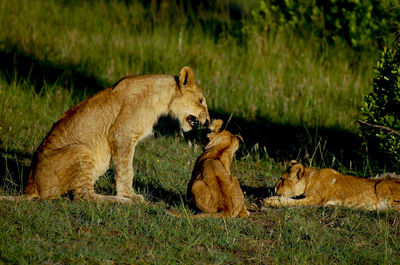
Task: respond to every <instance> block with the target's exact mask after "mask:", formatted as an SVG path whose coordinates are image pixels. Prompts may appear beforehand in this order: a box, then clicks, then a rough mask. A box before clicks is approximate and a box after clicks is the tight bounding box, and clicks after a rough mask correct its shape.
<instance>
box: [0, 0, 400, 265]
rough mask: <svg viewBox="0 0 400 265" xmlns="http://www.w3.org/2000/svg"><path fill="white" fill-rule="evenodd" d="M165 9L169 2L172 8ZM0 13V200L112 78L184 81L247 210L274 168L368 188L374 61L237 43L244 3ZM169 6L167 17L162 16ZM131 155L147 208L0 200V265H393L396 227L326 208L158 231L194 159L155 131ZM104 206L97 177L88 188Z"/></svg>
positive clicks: (302, 43)
mask: <svg viewBox="0 0 400 265" xmlns="http://www.w3.org/2000/svg"><path fill="white" fill-rule="evenodd" d="M178 2H179V1H178ZM178 2H176V3H175V2H173V1H162V2H157V1H150V2H148V1H68V3H67V2H64V1H56V0H49V1H39V0H33V1H23V0H18V1H13V2H12V3H11V2H10V1H2V2H1V3H0V14H1V15H0V23H1V25H5V26H4V27H2V30H1V31H0V169H1V170H0V193H3V194H18V193H20V192H22V185H21V183H22V179H23V178H24V176H25V177H26V175H27V173H28V172H29V163H30V158H31V155H32V153H33V152H34V150H35V149H36V148H37V146H38V145H39V144H40V142H41V141H42V139H43V138H44V137H45V136H46V134H47V133H48V131H49V130H50V128H51V125H52V123H54V122H55V121H56V120H57V118H58V117H59V116H60V115H61V114H62V113H63V112H64V111H66V110H67V109H68V108H70V107H71V106H73V105H74V104H76V103H78V102H79V101H80V100H82V99H83V98H85V97H87V96H88V95H90V94H92V93H94V92H96V91H98V90H100V89H102V88H104V87H107V86H109V85H111V84H113V83H114V82H115V81H117V80H118V79H119V78H120V77H122V76H124V75H128V74H151V73H168V74H178V71H179V70H180V68H181V67H182V66H184V65H190V66H192V68H193V69H194V71H195V76H196V80H198V82H199V83H200V85H201V87H202V88H203V90H204V92H205V94H206V97H207V100H208V103H209V106H210V111H211V114H212V116H213V117H222V118H223V119H224V120H225V121H226V122H227V121H228V120H229V117H230V115H231V114H232V115H233V116H232V119H230V122H229V125H228V129H229V130H232V131H235V132H239V133H241V134H242V136H243V138H244V141H245V143H246V144H245V145H242V147H241V149H240V150H239V151H238V153H237V154H238V155H237V156H236V158H235V160H234V163H233V164H232V172H233V174H234V175H235V176H237V177H238V179H239V181H240V183H241V185H242V188H243V190H244V191H245V193H246V198H247V200H248V203H249V204H250V203H251V202H254V201H256V200H257V199H259V198H260V197H265V196H267V195H268V194H267V193H268V187H271V186H272V185H273V184H274V183H275V181H276V180H277V178H278V176H279V175H280V174H281V173H282V172H283V170H284V169H285V167H286V163H287V161H288V160H290V159H293V158H297V159H299V160H302V161H303V162H304V163H306V164H307V165H315V166H318V167H322V166H327V167H333V168H335V169H338V170H339V171H341V172H343V173H352V174H355V175H361V176H368V175H370V174H372V173H373V172H376V170H375V171H374V169H373V168H371V167H370V166H368V163H367V162H368V161H365V160H363V157H362V156H361V154H360V150H359V149H360V144H359V139H358V136H357V123H356V121H357V119H358V117H359V115H360V111H359V110H360V106H361V103H362V100H363V97H364V95H365V94H366V93H367V91H368V90H369V87H370V82H371V80H372V66H373V63H374V58H375V55H376V54H371V53H366V52H357V51H354V50H351V49H349V48H348V47H344V46H342V45H340V44H337V45H332V46H326V47H324V46H321V42H320V41H319V40H318V39H315V38H308V39H307V38H300V37H299V36H296V35H295V34H293V33H292V32H288V31H285V30H276V31H273V32H270V33H266V34H262V33H259V32H247V33H243V32H242V31H241V29H242V28H243V26H245V25H247V23H250V11H251V9H252V8H254V7H256V6H257V5H258V3H257V1H241V0H231V1H215V3H207V2H206V1H200V4H198V5H195V4H194V3H192V4H191V5H190V4H189V5H187V4H185V5H180V4H179V3H178ZM177 3H178V4H177ZM156 136H157V137H155V138H148V139H145V140H144V141H142V142H141V143H139V145H138V147H137V149H136V152H135V153H136V155H135V159H134V161H133V163H134V170H135V179H134V188H135V189H136V190H137V192H138V193H140V194H143V195H144V196H145V198H146V200H147V201H148V202H149V204H147V205H141V204H139V205H134V206H124V205H118V204H99V205H98V204H94V203H88V202H79V201H78V202H71V201H69V200H68V198H60V199H59V200H54V201H34V202H23V203H22V202H21V203H18V204H15V203H11V202H4V201H0V263H7V264H35V263H68V264H69V263H79V264H80V263H96V264H114V263H117V264H121V263H122V264H124V263H135V264H136V263H160V264H166V263H188V264H192V263H207V264H209V263H212V264H226V263H256V264H259V263H267V264H269V263H291V264H293V263H296V264H297V263H299V264H300V263H317V264H326V263H340V264H354V263H380V264H398V260H400V259H399V258H400V257H399V256H400V251H399V246H400V242H399V236H398V233H399V231H400V230H399V228H400V225H399V223H400V219H399V218H400V215H399V213H396V212H391V211H388V212H379V213H377V212H365V211H360V210H354V209H345V208H340V207H329V208H312V207H310V208H291V209H280V210H279V209H269V210H267V211H266V212H254V213H253V214H252V215H251V216H250V218H248V219H246V220H241V219H234V220H214V219H204V220H194V219H191V218H174V217H171V216H169V215H168V214H167V211H166V210H167V209H171V208H173V209H176V210H177V211H180V212H182V213H186V212H187V213H189V214H192V211H191V209H188V208H187V206H186V204H184V203H183V201H184V197H185V193H186V185H187V182H188V180H189V177H190V173H191V170H192V168H193V164H194V161H195V159H196V157H197V156H198V155H199V154H200V153H201V146H200V145H197V144H193V145H190V144H189V143H188V142H187V141H186V140H185V139H184V138H182V137H178V135H177V133H172V134H171V133H169V134H168V136H166V135H164V134H163V133H161V132H157V133H156ZM96 189H97V191H98V192H99V193H102V194H109V195H110V194H115V183H114V177H113V171H112V170H110V171H109V172H107V174H106V175H105V176H102V177H101V178H100V180H99V182H98V183H97V185H96Z"/></svg>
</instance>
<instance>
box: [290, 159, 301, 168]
mask: <svg viewBox="0 0 400 265" xmlns="http://www.w3.org/2000/svg"><path fill="white" fill-rule="evenodd" d="M298 163H299V162H297V160H292V161H290V162H289V167H292V166H294V165H296V164H298Z"/></svg>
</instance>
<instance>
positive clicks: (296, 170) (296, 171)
mask: <svg viewBox="0 0 400 265" xmlns="http://www.w3.org/2000/svg"><path fill="white" fill-rule="evenodd" d="M304 172H305V170H304V166H303V165H302V164H300V163H297V164H295V165H293V166H292V167H291V168H290V175H292V176H296V178H297V179H301V178H302V177H303V176H304Z"/></svg>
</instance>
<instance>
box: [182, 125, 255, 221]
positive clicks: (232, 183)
mask: <svg viewBox="0 0 400 265" xmlns="http://www.w3.org/2000/svg"><path fill="white" fill-rule="evenodd" d="M221 126H222V120H215V121H213V122H212V124H211V125H210V129H211V133H209V134H208V135H207V137H208V138H209V142H208V144H206V146H205V147H204V151H203V153H202V154H201V155H200V156H199V157H198V158H197V160H196V164H195V166H194V169H193V172H192V179H191V180H190V182H189V185H188V197H189V198H191V199H192V200H193V202H194V204H195V205H196V207H197V208H198V209H199V210H201V211H202V213H201V214H199V215H196V216H197V217H237V216H240V217H247V216H248V215H249V213H248V211H247V209H246V205H245V203H244V196H243V192H242V189H241V188H240V186H239V182H238V180H237V179H236V178H235V177H233V176H231V163H232V157H233V155H234V153H235V152H236V150H237V149H238V148H239V139H238V137H237V136H235V135H233V134H231V133H230V132H228V131H226V130H223V131H220V129H221Z"/></svg>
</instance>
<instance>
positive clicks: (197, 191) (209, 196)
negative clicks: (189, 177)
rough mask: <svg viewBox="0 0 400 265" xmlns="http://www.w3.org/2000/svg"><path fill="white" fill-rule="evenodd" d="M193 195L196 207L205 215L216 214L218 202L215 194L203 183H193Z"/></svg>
mask: <svg viewBox="0 0 400 265" xmlns="http://www.w3.org/2000/svg"><path fill="white" fill-rule="evenodd" d="M192 195H193V198H194V201H195V204H196V207H197V208H199V210H200V211H202V212H203V213H216V212H217V211H218V202H217V200H216V198H215V196H214V194H213V192H212V191H211V190H210V188H209V187H208V186H207V184H205V183H204V182H203V181H201V180H198V181H195V182H194V183H193V186H192Z"/></svg>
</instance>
